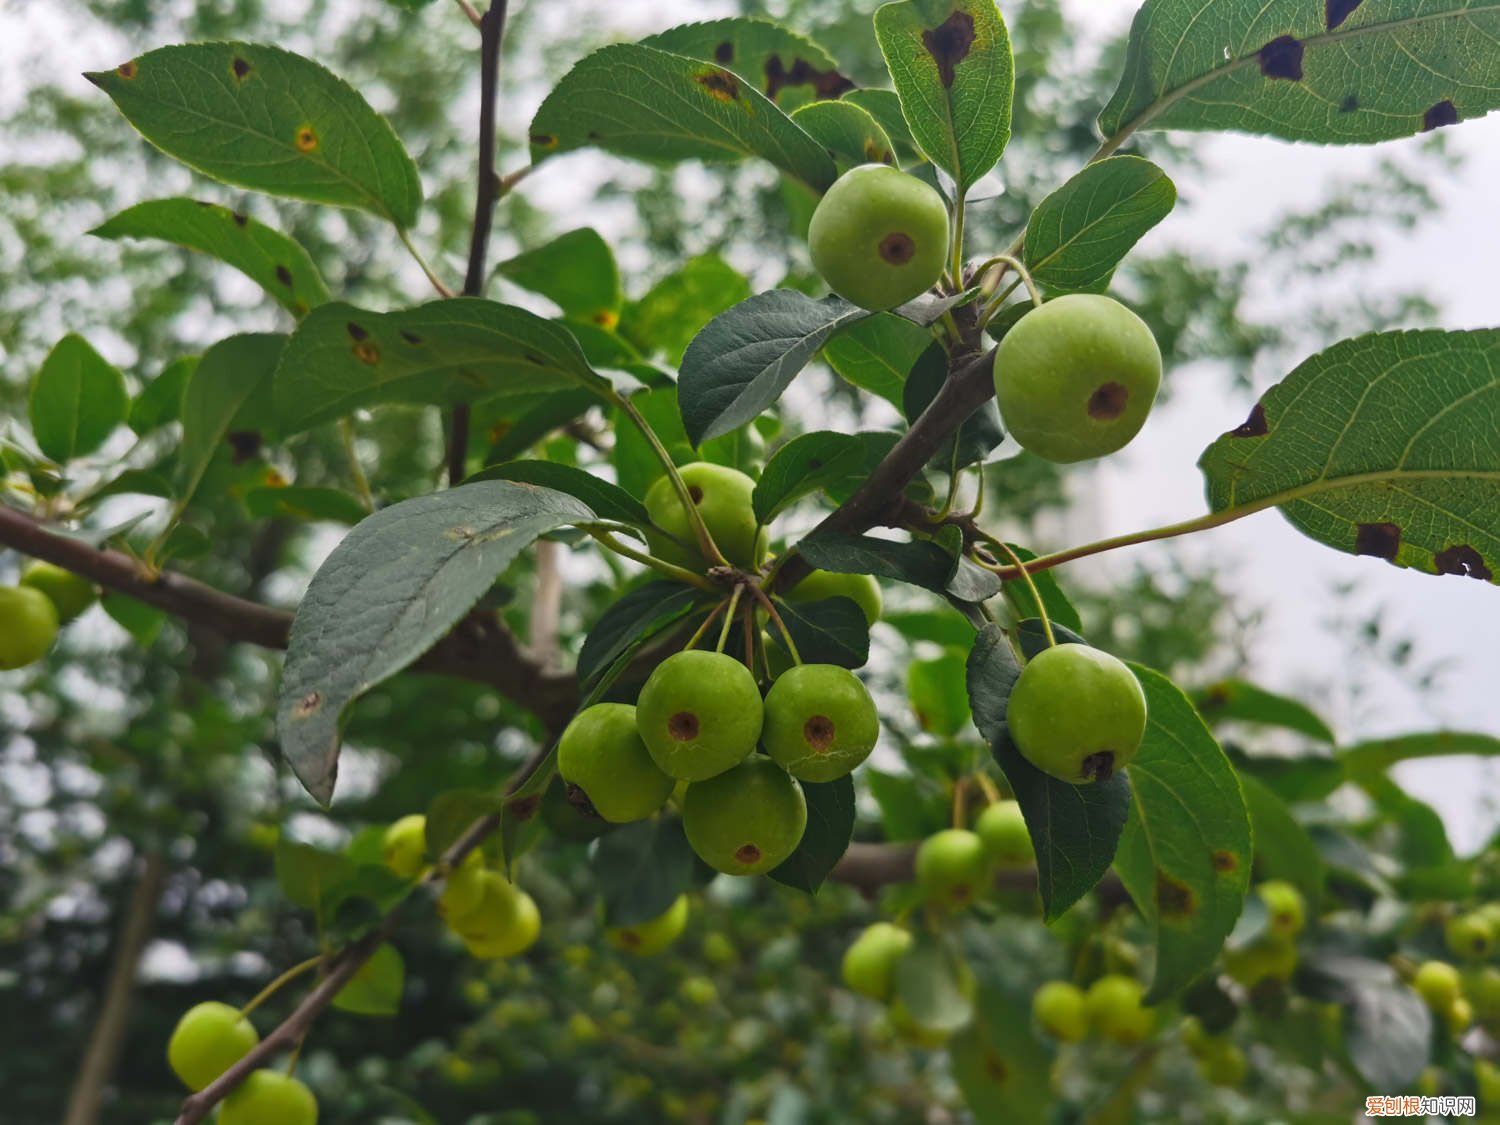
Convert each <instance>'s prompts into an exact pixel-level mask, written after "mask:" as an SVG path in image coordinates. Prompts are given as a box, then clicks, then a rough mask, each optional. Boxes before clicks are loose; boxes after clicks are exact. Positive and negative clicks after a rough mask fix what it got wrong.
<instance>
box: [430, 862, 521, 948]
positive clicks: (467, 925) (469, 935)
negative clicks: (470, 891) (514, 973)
mask: <svg viewBox="0 0 1500 1125" xmlns="http://www.w3.org/2000/svg"><path fill="white" fill-rule="evenodd" d="M479 878H480V880H481V882H482V884H483V886H482V888H481V891H480V897H479V902H478V903H477V904H476V905H475V906H474V907H473V908H472V909H470V910H468V911H465V912H464V914H463V915H462V916H461V917H459V918H454V919H449V922H448V924H449V926H450V927H451V928H452V929H453V931H454V932H455V933H456V934H458V936H459V937H460V938H462V939H463V943H464V947H465V948H466V949H467V950H468V951H469V953H470V954H471V955H472V956H474V957H478V958H480V959H481V960H493V959H495V958H499V957H514V956H516V955H517V954H518V953H524V952H525V951H526V950H527V949H530V948H531V945H532V943H533V942H535V941H536V939H537V935H538V934H540V933H541V929H542V918H541V914H540V913H539V912H538V911H537V908H536V902H535V901H534V900H533V899H532V897H531V896H530V895H529V894H527V893H526V892H525V891H523V890H521V889H520V888H519V887H517V886H515V885H514V884H513V883H511V882H510V880H508V879H506V878H505V876H504V875H501V874H500V873H499V872H498V871H482V872H480V875H479Z"/></svg>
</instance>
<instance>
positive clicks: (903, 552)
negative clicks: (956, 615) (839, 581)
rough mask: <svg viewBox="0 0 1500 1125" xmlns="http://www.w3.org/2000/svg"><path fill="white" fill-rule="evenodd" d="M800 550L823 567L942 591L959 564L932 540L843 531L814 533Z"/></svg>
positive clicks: (816, 565)
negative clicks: (901, 539)
mask: <svg viewBox="0 0 1500 1125" xmlns="http://www.w3.org/2000/svg"><path fill="white" fill-rule="evenodd" d="M797 553H798V554H800V555H801V556H802V557H803V558H805V559H806V560H807V561H808V562H809V563H811V564H812V565H813V566H815V567H817V568H818V569H819V570H832V571H837V572H838V573H839V574H873V575H875V577H877V578H889V579H891V580H892V581H894V582H909V583H911V584H912V585H914V586H922V587H924V588H925V589H928V590H935V591H937V592H939V593H941V592H943V591H944V590H946V589H947V587H948V581H949V579H951V578H952V577H953V573H954V570H955V569H956V566H957V558H956V556H955V555H954V554H953V553H952V552H950V551H945V550H944V549H943V548H942V547H940V546H939V545H938V544H937V543H936V542H933V541H931V540H925V539H915V540H913V541H912V542H910V543H899V542H897V541H895V540H892V539H876V538H874V537H872V536H869V535H851V534H849V533H848V532H843V531H822V532H818V533H817V534H815V535H810V536H808V537H807V538H806V539H803V540H802V541H801V542H799V543H798V544H797Z"/></svg>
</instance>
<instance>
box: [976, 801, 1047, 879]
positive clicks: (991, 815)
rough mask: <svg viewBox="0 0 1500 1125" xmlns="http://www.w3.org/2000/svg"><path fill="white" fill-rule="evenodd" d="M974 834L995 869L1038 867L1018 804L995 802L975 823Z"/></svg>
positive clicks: (1034, 851) (1029, 833)
mask: <svg viewBox="0 0 1500 1125" xmlns="http://www.w3.org/2000/svg"><path fill="white" fill-rule="evenodd" d="M974 831H975V832H976V833H977V834H978V835H979V839H980V841H981V842H982V843H983V844H984V850H985V854H986V855H988V856H989V858H990V862H991V863H993V864H994V865H995V866H996V867H1000V868H1011V867H1030V866H1032V865H1033V864H1034V863H1036V849H1035V848H1034V847H1033V846H1032V843H1031V832H1030V830H1029V829H1028V828H1027V827H1026V818H1025V817H1024V816H1023V815H1022V814H1021V805H1020V803H1019V802H1017V801H996V802H994V804H991V805H989V806H987V807H986V808H985V810H984V812H982V813H980V814H979V819H978V820H976V821H975V822H974Z"/></svg>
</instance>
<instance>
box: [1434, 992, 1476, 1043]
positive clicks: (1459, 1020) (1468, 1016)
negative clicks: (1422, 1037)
mask: <svg viewBox="0 0 1500 1125" xmlns="http://www.w3.org/2000/svg"><path fill="white" fill-rule="evenodd" d="M1438 1015H1440V1016H1442V1018H1443V1022H1444V1023H1446V1024H1447V1025H1448V1033H1449V1034H1450V1035H1458V1034H1460V1033H1462V1032H1463V1031H1465V1030H1467V1028H1468V1026H1469V1025H1470V1024H1471V1023H1473V1022H1474V1005H1472V1004H1470V1003H1469V1002H1468V1000H1466V999H1464V998H1463V997H1462V996H1459V997H1457V998H1455V999H1454V1001H1453V1003H1451V1004H1449V1005H1448V1006H1447V1007H1446V1008H1444V1009H1443V1010H1442V1011H1440V1012H1439V1013H1438Z"/></svg>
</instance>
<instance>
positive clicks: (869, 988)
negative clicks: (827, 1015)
mask: <svg viewBox="0 0 1500 1125" xmlns="http://www.w3.org/2000/svg"><path fill="white" fill-rule="evenodd" d="M911 943H912V936H911V933H910V931H908V930H903V929H902V928H901V927H900V926H896V925H892V924H891V923H890V922H874V923H872V924H870V925H869V926H867V927H865V929H864V930H863V931H862V932H861V933H860V935H859V937H857V938H855V939H854V942H853V943H852V944H851V945H850V946H849V948H848V949H846V950H845V951H844V960H843V963H842V965H841V966H840V971H841V973H842V975H843V978H844V985H845V987H847V988H848V989H850V991H853V992H858V993H859V994H860V995H861V996H868V997H869V998H870V999H872V1000H888V999H889V998H890V995H891V989H892V988H893V987H894V985H895V980H896V962H897V961H899V960H901V955H902V954H903V953H905V952H906V951H907V950H908V949H910V948H911Z"/></svg>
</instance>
